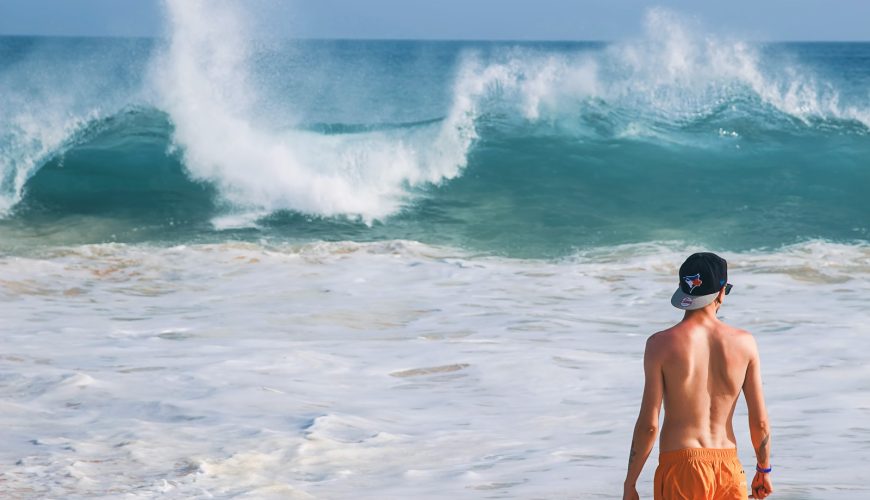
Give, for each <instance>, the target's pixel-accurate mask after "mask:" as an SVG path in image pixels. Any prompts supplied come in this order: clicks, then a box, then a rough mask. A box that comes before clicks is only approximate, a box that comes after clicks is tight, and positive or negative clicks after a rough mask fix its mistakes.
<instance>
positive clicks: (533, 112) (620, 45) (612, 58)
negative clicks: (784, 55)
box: [466, 8, 870, 135]
mask: <svg viewBox="0 0 870 500" xmlns="http://www.w3.org/2000/svg"><path fill="white" fill-rule="evenodd" d="M477 64H478V65H480V63H477ZM482 66H483V67H482V68H480V69H478V70H477V71H475V72H466V75H467V77H468V78H471V79H474V80H475V81H477V82H478V83H477V85H485V86H487V87H488V88H489V90H490V94H491V93H492V91H494V92H496V93H498V94H503V93H504V92H505V91H507V96H502V98H503V99H505V100H507V101H508V103H509V104H512V105H514V106H515V107H516V110H517V111H519V112H520V113H521V114H522V116H524V117H525V118H526V119H529V120H542V119H543V120H552V119H554V118H560V117H561V118H568V119H571V120H576V118H577V116H578V114H581V113H584V112H590V111H593V112H594V111H597V110H598V108H597V107H598V106H599V105H600V103H601V102H603V103H606V104H607V105H608V106H610V108H611V110H620V109H622V110H628V111H630V112H631V113H632V114H633V115H636V117H637V118H641V119H644V117H645V118H646V119H650V118H657V119H659V120H661V121H664V122H671V123H673V122H677V123H679V122H681V121H685V120H693V119H697V118H699V117H704V116H707V115H709V114H710V113H712V112H714V111H715V109H716V108H718V107H719V106H721V105H723V104H728V103H730V102H732V101H736V100H739V99H741V98H745V97H755V98H757V99H758V100H759V101H761V102H762V103H764V104H766V105H769V106H771V107H773V108H775V109H777V110H778V111H780V112H782V113H785V114H787V115H789V116H792V117H795V118H798V119H801V120H804V121H807V120H810V119H841V120H855V121H859V122H861V123H863V124H864V125H865V126H868V127H870V110H868V109H867V108H866V107H862V106H859V105H855V104H844V103H841V99H840V93H839V91H838V90H837V89H835V88H834V87H833V85H832V84H831V83H830V82H827V81H825V80H824V79H821V78H819V77H817V76H816V75H815V74H814V72H813V71H812V70H810V69H808V68H806V67H803V66H802V65H800V64H799V63H798V62H796V61H777V62H772V61H770V60H766V59H764V57H763V55H762V52H761V50H760V47H759V46H758V45H757V44H750V43H747V42H744V41H740V40H734V39H729V38H727V37H723V36H713V35H709V34H706V33H705V31H704V30H703V29H702V27H700V26H698V23H697V22H692V21H691V20H689V19H687V18H685V17H684V16H681V15H680V14H678V13H676V12H673V11H670V10H668V9H663V8H653V9H650V10H649V11H647V14H646V18H645V30H644V33H643V35H642V36H640V37H637V38H634V39H629V40H626V41H621V42H615V43H612V44H609V45H607V46H606V47H605V48H604V49H602V50H591V51H585V52H583V53H579V54H574V55H571V54H565V53H555V54H553V53H547V52H543V53H542V52H541V51H528V50H516V51H513V52H508V53H507V54H505V55H503V56H502V57H501V58H496V59H495V60H492V61H489V62H488V63H486V64H483V65H482ZM482 94H484V95H487V94H486V93H482ZM590 105H591V106H592V109H590V108H589V106H590ZM629 126H635V127H636V123H631V124H630V125H629ZM628 135H636V134H628Z"/></svg>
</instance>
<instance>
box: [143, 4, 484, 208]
mask: <svg viewBox="0 0 870 500" xmlns="http://www.w3.org/2000/svg"><path fill="white" fill-rule="evenodd" d="M165 5H166V9H167V15H168V16H169V19H170V22H169V26H170V27H171V34H170V39H169V45H168V48H167V50H166V53H165V54H164V55H163V56H162V57H158V58H157V59H156V60H155V66H154V68H155V69H154V75H155V76H154V78H155V80H156V81H157V85H158V88H159V89H160V94H161V96H162V99H161V100H160V104H161V107H162V108H163V109H165V110H166V111H167V112H168V113H169V116H170V119H171V121H172V124H173V126H174V127H175V132H174V141H175V143H176V145H177V146H178V147H179V148H180V149H181V150H182V151H183V155H184V158H185V163H186V167H187V169H188V170H189V171H190V173H191V175H192V176H193V177H194V178H196V179H199V180H205V181H209V182H213V183H214V184H216V185H217V186H218V187H219V188H220V190H221V193H222V194H223V195H224V197H225V199H226V200H227V201H228V202H229V203H230V204H231V205H233V206H234V207H236V208H238V209H253V210H257V211H262V210H265V211H266V212H272V211H275V210H294V211H299V212H303V213H308V214H314V215H319V216H334V215H349V216H358V217H361V218H362V219H363V220H365V221H367V222H371V221H372V220H374V219H377V218H383V217H385V216H387V215H390V214H392V213H395V212H396V211H397V210H398V209H399V208H400V207H401V206H402V205H403V204H404V203H406V202H407V201H408V199H409V196H410V195H411V192H410V191H409V188H413V187H414V186H418V185H420V184H423V183H437V182H440V181H441V180H443V179H449V178H452V177H455V176H456V175H458V174H459V171H460V169H461V167H463V166H464V165H465V155H466V152H467V150H468V148H469V147H470V145H471V140H472V138H473V136H474V117H473V116H471V115H469V113H468V110H467V109H465V108H464V107H463V106H461V105H460V106H459V107H458V108H457V107H454V109H453V110H452V111H451V112H450V113H449V115H448V118H447V119H446V120H444V121H443V122H442V123H440V124H433V125H430V126H423V127H416V128H413V129H409V130H403V131H399V132H390V131H379V132H371V133H366V134H357V135H352V136H337V135H326V136H325V135H321V134H316V133H312V132H307V131H304V130H275V129H271V128H269V127H268V126H267V125H265V124H264V123H261V121H259V120H258V111H257V110H256V109H252V107H251V105H250V104H247V105H246V104H245V103H246V102H250V101H251V100H254V101H255V100H256V97H255V96H256V95H257V89H256V88H255V86H253V85H251V81H250V79H249V78H248V71H247V70H246V66H247V64H248V63H249V58H250V48H249V46H248V42H249V36H248V34H247V32H246V30H245V28H244V26H243V24H242V23H240V22H239V21H238V20H239V17H240V16H239V15H238V14H237V13H236V11H235V10H234V9H233V8H232V5H230V4H221V5H220V6H215V5H212V4H208V5H206V4H205V2H186V1H167V2H166V3H165ZM290 77H291V78H292V75H290Z"/></svg>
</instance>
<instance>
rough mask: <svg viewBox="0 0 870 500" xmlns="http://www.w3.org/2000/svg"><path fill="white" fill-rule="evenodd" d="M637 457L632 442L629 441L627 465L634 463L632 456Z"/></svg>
mask: <svg viewBox="0 0 870 500" xmlns="http://www.w3.org/2000/svg"><path fill="white" fill-rule="evenodd" d="M635 455H637V452H636V451H634V440H632V441H631V450H630V451H629V452H628V465H629V466H631V464H632V463H633V462H634V456H635Z"/></svg>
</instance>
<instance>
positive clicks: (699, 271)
mask: <svg viewBox="0 0 870 500" xmlns="http://www.w3.org/2000/svg"><path fill="white" fill-rule="evenodd" d="M679 277H680V287H679V288H677V291H676V292H674V295H673V296H672V297H671V305H672V306H674V307H676V308H677V309H683V310H684V311H692V310H695V309H700V308H702V307H704V306H706V305H708V304H710V303H711V302H713V301H714V300H716V296H717V295H718V294H719V290H721V289H722V287H723V286H725V284H726V283H728V263H727V262H726V261H725V259H723V258H722V257H719V256H718V255H716V254H715V253H710V252H700V253H695V254H692V255H690V256H689V258H688V259H686V261H685V262H683V265H682V266H680V274H679Z"/></svg>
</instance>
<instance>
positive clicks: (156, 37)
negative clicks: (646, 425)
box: [0, 33, 870, 44]
mask: <svg viewBox="0 0 870 500" xmlns="http://www.w3.org/2000/svg"><path fill="white" fill-rule="evenodd" d="M0 38H82V39H139V40H166V39H168V38H170V37H168V36H162V35H111V34H105V35H83V34H50V35H49V34H42V33H36V34H33V33H0ZM253 38H254V39H258V38H259V39H263V40H269V39H272V40H274V39H276V38H279V39H280V38H283V39H285V40H288V41H303V42H304V41H312V42H317V41H322V42H447V43H458V42H478V43H480V42H500V43H572V42H573V43H602V44H606V43H615V42H621V41H629V40H636V39H637V38H630V37H627V38H616V39H597V40H596V39H579V38H404V37H392V38H391V37H383V38H381V37H361V38H352V37H275V36H264V37H253ZM739 41H743V42H748V43H870V39H866V40H863V39H862V40H859V39H778V40H774V39H770V40H739Z"/></svg>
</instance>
